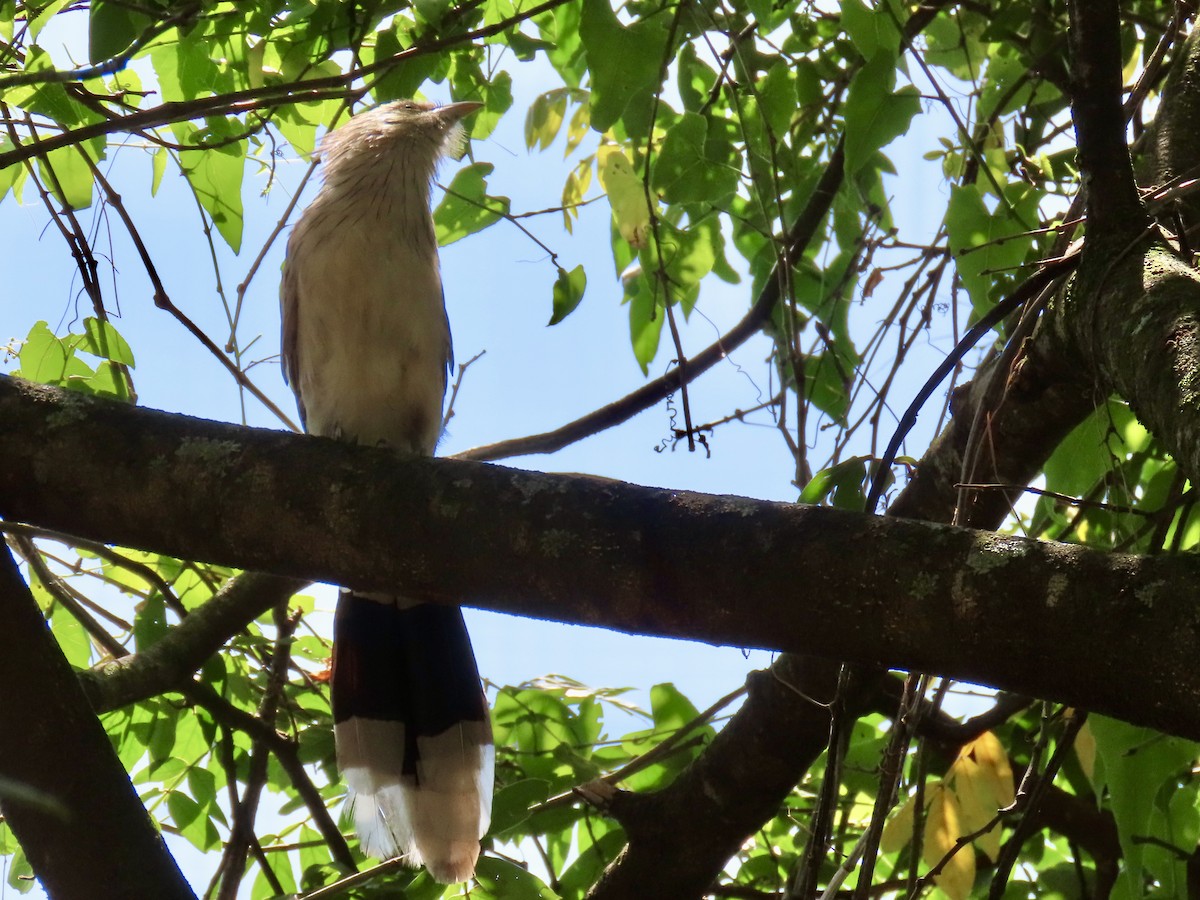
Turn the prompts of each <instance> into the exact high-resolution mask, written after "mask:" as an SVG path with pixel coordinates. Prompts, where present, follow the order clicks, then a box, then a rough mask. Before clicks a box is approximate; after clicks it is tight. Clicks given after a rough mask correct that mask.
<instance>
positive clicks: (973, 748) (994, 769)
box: [959, 731, 1016, 809]
mask: <svg viewBox="0 0 1200 900" xmlns="http://www.w3.org/2000/svg"><path fill="white" fill-rule="evenodd" d="M959 755H960V756H971V757H973V758H974V760H975V762H976V763H978V764H979V768H980V769H982V770H983V772H982V777H983V778H984V779H985V780H986V783H987V784H988V785H990V787H991V790H992V794H993V796H994V797H995V802H996V808H997V809H1004V808H1005V807H1007V806H1011V805H1012V802H1013V800H1014V799H1015V796H1016V795H1015V794H1014V793H1013V773H1012V766H1010V765H1009V764H1008V753H1006V752H1005V750H1004V747H1003V745H1001V743H1000V741H999V740H998V739H997V738H996V735H994V734H992V732H990V731H985V732H984V733H983V734H981V735H980V736H979V737H977V738H975V740H973V741H971V743H969V744H967V745H966V746H965V747H963V748H962V751H961V753H960V754H959Z"/></svg>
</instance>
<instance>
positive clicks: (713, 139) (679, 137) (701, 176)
mask: <svg viewBox="0 0 1200 900" xmlns="http://www.w3.org/2000/svg"><path fill="white" fill-rule="evenodd" d="M792 105H793V106H794V105H795V103H794V98H793V104H792ZM724 124H725V123H723V122H720V121H717V120H715V119H714V120H712V121H711V122H709V121H706V120H705V118H704V117H703V116H700V115H697V114H696V113H684V114H683V115H682V116H680V118H679V121H677V122H676V123H675V124H674V125H673V126H671V128H670V129H669V130H668V131H667V136H666V138H665V139H664V140H663V144H662V149H661V150H660V151H659V154H658V158H657V159H656V160H655V162H654V179H653V181H654V186H655V188H657V189H659V190H661V191H662V192H663V198H664V199H665V200H666V201H667V202H668V203H695V202H707V203H713V204H716V203H718V202H720V201H721V200H723V199H724V198H726V197H728V195H730V194H732V193H733V192H734V191H735V190H736V189H737V185H738V178H739V177H740V174H741V172H740V168H739V167H738V166H736V165H735V164H734V163H735V157H734V154H733V145H732V144H731V143H730V142H729V141H728V139H727V135H726V132H725V127H724ZM639 185H640V182H639Z"/></svg>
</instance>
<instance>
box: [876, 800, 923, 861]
mask: <svg viewBox="0 0 1200 900" xmlns="http://www.w3.org/2000/svg"><path fill="white" fill-rule="evenodd" d="M916 806H917V798H916V797H909V798H908V800H907V801H906V802H905V804H904V805H903V806H901V807H900V809H899V810H897V812H896V814H895V815H894V816H892V817H891V819H889V820H888V823H887V824H886V825H884V826H883V834H882V835H881V836H880V838H879V849H880V850H882V851H883V852H884V853H896V852H898V851H899V850H902V849H903V848H904V846H905V845H906V844H907V843H908V842H909V841H911V840H912V836H913V812H914V811H915V810H916Z"/></svg>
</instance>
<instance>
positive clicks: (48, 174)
mask: <svg viewBox="0 0 1200 900" xmlns="http://www.w3.org/2000/svg"><path fill="white" fill-rule="evenodd" d="M80 146H81V147H83V149H84V152H90V150H89V148H88V147H87V146H86V145H80ZM37 163H38V168H39V169H40V170H41V173H42V179H43V180H44V181H45V183H46V184H47V186H49V187H50V189H51V193H53V194H54V196H55V198H56V199H57V200H58V201H59V202H60V203H62V204H63V205H64V206H67V207H69V208H70V209H87V208H88V207H89V206H91V205H92V170H91V168H90V167H89V166H88V164H87V161H86V160H85V159H84V158H83V157H82V156H81V155H80V150H79V149H78V148H76V147H62V148H60V149H58V150H51V151H50V152H49V153H47V154H46V156H45V157H40V156H39V157H38V161H37Z"/></svg>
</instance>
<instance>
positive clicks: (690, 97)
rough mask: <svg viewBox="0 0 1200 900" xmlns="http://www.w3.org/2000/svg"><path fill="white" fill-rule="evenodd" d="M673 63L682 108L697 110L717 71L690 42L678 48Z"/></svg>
mask: <svg viewBox="0 0 1200 900" xmlns="http://www.w3.org/2000/svg"><path fill="white" fill-rule="evenodd" d="M675 65H676V77H677V79H678V85H679V96H680V97H681V98H682V99H683V108H684V109H685V110H687V111H689V112H697V111H699V110H700V108H701V107H702V106H703V105H704V104H705V103H706V102H707V101H708V95H709V92H710V91H712V89H713V86H714V85H715V84H716V83H717V73H716V72H715V71H713V69H712V67H711V66H709V65H708V64H707V63H705V62H703V61H701V59H700V57H699V55H698V54H697V52H696V48H695V46H694V45H692V44H691V43H690V42H689V43H686V44H684V45H683V46H682V47H680V48H679V56H678V58H677V59H676V60H675ZM780 68H784V67H780Z"/></svg>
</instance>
